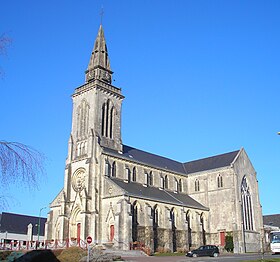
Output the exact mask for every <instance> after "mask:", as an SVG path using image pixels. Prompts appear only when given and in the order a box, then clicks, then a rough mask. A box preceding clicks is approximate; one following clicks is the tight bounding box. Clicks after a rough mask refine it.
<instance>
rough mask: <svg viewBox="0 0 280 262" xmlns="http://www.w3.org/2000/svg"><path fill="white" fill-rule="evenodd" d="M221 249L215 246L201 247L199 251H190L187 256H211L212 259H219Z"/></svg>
mask: <svg viewBox="0 0 280 262" xmlns="http://www.w3.org/2000/svg"><path fill="white" fill-rule="evenodd" d="M219 254H220V252H219V248H218V247H217V246H214V245H206V246H201V247H199V248H198V249H195V250H192V251H189V252H188V253H187V254H186V256H188V257H202V256H210V257H217V256H219Z"/></svg>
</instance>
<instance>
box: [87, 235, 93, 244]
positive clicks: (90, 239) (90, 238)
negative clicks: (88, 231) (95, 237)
mask: <svg viewBox="0 0 280 262" xmlns="http://www.w3.org/2000/svg"><path fill="white" fill-rule="evenodd" d="M91 242H92V237H91V236H88V237H87V243H88V244H91Z"/></svg>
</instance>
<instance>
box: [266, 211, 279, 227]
mask: <svg viewBox="0 0 280 262" xmlns="http://www.w3.org/2000/svg"><path fill="white" fill-rule="evenodd" d="M263 224H264V225H267V226H276V227H280V214H275V215H266V216H263Z"/></svg>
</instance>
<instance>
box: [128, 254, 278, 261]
mask: <svg viewBox="0 0 280 262" xmlns="http://www.w3.org/2000/svg"><path fill="white" fill-rule="evenodd" d="M261 258H262V255H260V254H244V255H239V254H235V255H220V256H219V257H217V258H214V257H198V258H193V257H184V256H171V257H123V259H125V261H127V262H204V261H211V262H224V261H225V262H229V261H244V260H256V259H261ZM265 258H280V255H268V254H266V255H265Z"/></svg>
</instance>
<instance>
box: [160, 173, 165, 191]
mask: <svg viewBox="0 0 280 262" xmlns="http://www.w3.org/2000/svg"><path fill="white" fill-rule="evenodd" d="M160 189H164V178H163V176H161V177H160Z"/></svg>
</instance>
